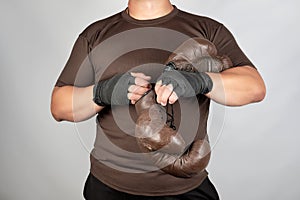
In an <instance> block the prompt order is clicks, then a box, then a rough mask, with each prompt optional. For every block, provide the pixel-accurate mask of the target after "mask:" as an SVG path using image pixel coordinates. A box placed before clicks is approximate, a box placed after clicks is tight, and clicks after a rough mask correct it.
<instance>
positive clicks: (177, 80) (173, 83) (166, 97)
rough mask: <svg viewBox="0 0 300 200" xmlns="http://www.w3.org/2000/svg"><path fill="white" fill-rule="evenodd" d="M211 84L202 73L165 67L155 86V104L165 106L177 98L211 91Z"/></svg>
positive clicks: (209, 79)
mask: <svg viewBox="0 0 300 200" xmlns="http://www.w3.org/2000/svg"><path fill="white" fill-rule="evenodd" d="M212 86H213V82H212V80H211V78H210V77H209V76H208V75H207V74H206V73H204V72H185V71H178V70H175V69H172V68H170V67H167V68H166V69H165V70H164V72H163V73H162V75H161V76H160V77H159V78H158V81H157V83H156V85H155V92H156V95H157V102H158V103H160V104H161V105H163V106H165V105H166V104H167V103H170V104H173V103H175V102H176V101H177V99H178V98H179V97H193V96H195V95H197V94H207V93H208V92H210V91H211V89H212Z"/></svg>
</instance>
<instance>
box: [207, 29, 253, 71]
mask: <svg viewBox="0 0 300 200" xmlns="http://www.w3.org/2000/svg"><path fill="white" fill-rule="evenodd" d="M211 41H212V42H213V43H214V44H215V45H216V47H217V50H218V55H220V56H223V55H226V56H228V57H229V58H230V59H231V61H232V63H233V66H234V67H237V66H244V65H249V66H252V67H254V68H255V66H254V65H253V63H252V62H251V61H250V60H249V59H248V57H247V56H246V55H245V54H244V52H243V51H242V50H241V48H240V47H239V45H238V44H237V42H236V40H235V38H234V37H233V35H232V33H231V32H230V31H229V30H228V29H227V28H226V27H225V26H224V25H222V24H220V25H219V26H218V27H217V29H216V30H215V32H214V34H213V36H212V38H211Z"/></svg>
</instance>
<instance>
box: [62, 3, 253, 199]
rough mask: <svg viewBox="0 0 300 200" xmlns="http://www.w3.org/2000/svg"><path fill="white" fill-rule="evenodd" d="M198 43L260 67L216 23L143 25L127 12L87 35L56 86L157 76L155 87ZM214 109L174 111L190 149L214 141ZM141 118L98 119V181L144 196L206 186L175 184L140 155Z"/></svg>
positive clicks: (196, 101) (178, 106) (163, 20)
mask: <svg viewBox="0 0 300 200" xmlns="http://www.w3.org/2000/svg"><path fill="white" fill-rule="evenodd" d="M191 37H203V38H205V39H208V40H209V41H211V42H213V43H214V44H215V46H216V47H217V50H218V54H219V55H227V56H228V57H229V58H231V60H232V62H233V66H234V67H235V66H244V65H250V66H253V64H252V63H251V62H250V61H249V59H248V58H247V57H246V56H245V54H244V53H243V52H242V51H241V49H240V48H239V46H238V45H237V43H236V41H235V39H234V38H233V36H232V34H231V33H230V32H229V31H228V30H227V29H226V28H225V27H224V26H223V25H222V24H220V23H218V22H216V21H214V20H212V19H210V18H207V17H202V16H196V15H192V14H190V13H187V12H184V11H181V10H179V9H177V8H176V7H174V10H173V11H172V12H171V13H169V14H168V15H166V16H164V17H160V18H157V19H152V20H136V19H133V18H131V17H130V16H129V15H128V14H127V13H126V11H123V12H120V13H118V14H115V15H113V16H111V17H109V18H106V19H103V20H99V21H97V22H95V23H93V24H91V25H90V26H88V27H87V28H86V29H85V30H84V31H83V32H82V33H81V34H80V35H79V37H78V39H77V41H76V42H75V44H74V47H73V50H72V53H71V55H70V58H69V60H68V61H67V63H66V66H65V68H64V69H63V71H62V73H61V75H60V77H59V79H58V81H57V83H56V86H59V87H61V86H65V85H74V86H77V87H85V86H90V85H93V84H95V82H98V81H99V80H103V79H107V78H110V77H112V76H113V75H115V74H118V73H124V72H128V71H134V72H143V73H145V74H147V75H151V77H152V80H151V81H152V82H153V83H155V81H156V78H157V77H158V76H159V74H160V73H161V72H162V69H163V66H164V64H165V62H166V60H167V58H168V56H169V55H170V54H171V52H173V51H174V50H175V49H176V48H177V47H178V46H179V45H180V44H182V42H184V41H186V40H187V39H189V38H191ZM209 103H210V100H209V99H208V98H206V97H205V96H203V95H198V96H197V97H195V98H188V99H187V98H185V99H184V98H183V99H180V100H179V101H177V102H176V103H175V104H174V106H173V110H174V117H175V126H176V128H177V130H178V132H179V133H180V134H181V135H182V136H183V137H184V139H185V140H186V142H187V144H189V143H191V142H192V141H193V140H194V139H195V138H204V137H206V135H207V130H206V129H207V119H208V112H209ZM168 111H170V106H168ZM136 118H137V116H136V113H135V109H134V105H128V106H111V107H106V108H104V109H103V110H102V111H101V112H100V113H99V114H98V116H97V120H96V122H97V123H96V124H97V135H96V139H95V143H94V148H93V150H92V152H91V173H92V174H93V175H94V176H95V177H97V178H98V179H99V180H101V181H102V182H104V183H105V184H107V185H109V186H110V187H112V188H115V189H117V190H120V191H123V192H127V193H132V194H138V195H151V196H160V195H175V194H180V193H184V192H187V191H189V190H192V189H193V188H195V187H197V186H199V185H200V184H201V182H202V181H203V180H204V178H205V177H206V176H207V172H206V171H203V172H201V173H199V174H197V175H195V176H193V177H192V178H178V177H174V176H172V175H169V174H166V173H164V172H162V171H161V170H159V169H158V168H157V167H156V166H155V165H154V164H153V163H152V162H151V160H150V159H149V157H148V155H147V154H143V153H141V152H140V150H139V147H138V146H137V143H136V139H135V137H134V129H135V120H136Z"/></svg>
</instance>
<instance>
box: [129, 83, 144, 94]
mask: <svg viewBox="0 0 300 200" xmlns="http://www.w3.org/2000/svg"><path fill="white" fill-rule="evenodd" d="M148 90H149V88H145V87H141V86H137V85H131V86H130V87H129V88H128V92H129V93H135V94H140V95H143V94H144V93H145V92H147V91H148Z"/></svg>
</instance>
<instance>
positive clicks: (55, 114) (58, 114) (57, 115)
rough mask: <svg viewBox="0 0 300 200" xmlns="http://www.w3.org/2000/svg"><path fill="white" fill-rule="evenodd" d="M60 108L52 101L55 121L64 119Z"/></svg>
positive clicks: (52, 112)
mask: <svg viewBox="0 0 300 200" xmlns="http://www.w3.org/2000/svg"><path fill="white" fill-rule="evenodd" d="M60 113H61V112H60V110H59V108H58V107H57V106H55V104H54V103H51V114H52V117H53V118H54V119H55V121H57V122H61V121H63V119H62V117H61V114H60Z"/></svg>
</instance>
